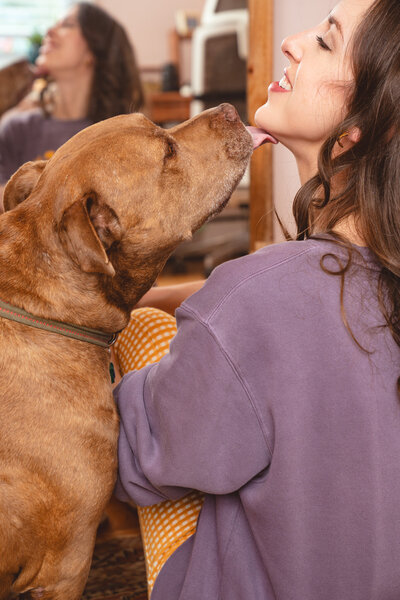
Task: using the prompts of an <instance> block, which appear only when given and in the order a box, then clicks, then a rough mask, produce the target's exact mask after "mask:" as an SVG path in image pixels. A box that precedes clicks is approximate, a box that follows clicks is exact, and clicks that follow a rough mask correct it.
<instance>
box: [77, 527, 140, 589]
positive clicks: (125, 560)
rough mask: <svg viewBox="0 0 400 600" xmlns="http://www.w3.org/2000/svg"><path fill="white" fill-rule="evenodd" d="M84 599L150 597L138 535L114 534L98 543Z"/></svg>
mask: <svg viewBox="0 0 400 600" xmlns="http://www.w3.org/2000/svg"><path fill="white" fill-rule="evenodd" d="M82 600H147V588H146V569H145V563H144V557H143V548H142V543H141V540H140V537H139V536H135V537H133V536H129V537H121V538H114V539H111V540H109V541H107V542H103V543H101V544H98V545H96V548H95V551H94V555H93V561H92V568H91V570H90V574H89V579H88V581H87V584H86V588H85V591H84V594H83V596H82Z"/></svg>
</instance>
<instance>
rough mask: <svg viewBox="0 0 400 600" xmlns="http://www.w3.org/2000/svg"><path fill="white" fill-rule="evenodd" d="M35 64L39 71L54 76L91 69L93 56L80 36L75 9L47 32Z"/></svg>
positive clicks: (76, 9) (76, 10)
mask: <svg viewBox="0 0 400 600" xmlns="http://www.w3.org/2000/svg"><path fill="white" fill-rule="evenodd" d="M36 64H37V66H38V67H39V69H42V70H43V71H44V72H47V73H49V74H50V75H54V76H56V75H57V74H58V73H61V72H66V71H72V72H77V70H79V69H84V70H86V69H87V70H92V69H93V64H94V58H93V54H92V53H91V51H90V50H89V47H88V45H87V42H86V40H85V38H84V37H83V35H82V31H81V28H80V25H79V21H78V8H77V7H74V8H72V9H71V10H70V11H69V12H68V13H67V14H66V15H65V17H64V18H63V19H61V21H59V22H58V23H56V24H55V25H54V26H53V27H51V28H50V29H49V30H48V32H47V34H46V36H45V38H44V40H43V44H42V46H41V48H40V51H39V57H38V59H37V61H36Z"/></svg>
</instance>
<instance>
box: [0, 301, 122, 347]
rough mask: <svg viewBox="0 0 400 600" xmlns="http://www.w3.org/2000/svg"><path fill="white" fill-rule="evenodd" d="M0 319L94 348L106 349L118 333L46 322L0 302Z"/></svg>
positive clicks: (57, 322)
mask: <svg viewBox="0 0 400 600" xmlns="http://www.w3.org/2000/svg"><path fill="white" fill-rule="evenodd" d="M0 317H3V318H4V319H10V321H17V322H18V323H23V324H24V325H29V326H30V327H36V328H37V329H44V330H45V331H52V332H53V333H59V334H60V335H65V336H66V337H70V338H73V339H75V340H81V341H82V342H88V343H89V344H95V345H96V346H102V347H103V348H108V347H109V346H112V345H113V343H114V342H115V340H116V339H117V335H118V333H104V332H103V331H97V330H96V329H87V328H86V327H76V326H75V325H70V324H69V323H61V322H59V321H48V320H47V319H42V318H39V317H35V315H31V314H30V313H28V312H26V311H25V310H23V309H22V308H16V307H15V306H11V304H6V303H5V302H2V301H1V300H0Z"/></svg>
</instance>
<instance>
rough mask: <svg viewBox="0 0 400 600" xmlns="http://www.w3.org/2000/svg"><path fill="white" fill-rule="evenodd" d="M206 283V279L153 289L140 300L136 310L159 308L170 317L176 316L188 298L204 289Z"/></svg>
mask: <svg viewBox="0 0 400 600" xmlns="http://www.w3.org/2000/svg"><path fill="white" fill-rule="evenodd" d="M204 281H205V280H204V279H199V280H196V281H189V282H187V283H180V284H177V285H166V286H159V287H153V288H151V289H150V290H149V291H148V292H147V294H145V295H144V296H143V298H141V299H140V300H139V302H138V303H137V305H136V308H142V307H143V306H151V307H152V308H159V309H160V310H163V311H164V312H167V313H169V314H170V315H174V314H175V310H176V309H177V308H178V307H179V306H180V305H181V304H182V302H183V301H184V300H186V298H188V297H189V296H191V295H192V294H194V293H195V292H197V291H198V290H200V289H201V288H202V287H203V285H204Z"/></svg>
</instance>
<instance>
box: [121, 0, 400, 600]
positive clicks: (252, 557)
mask: <svg viewBox="0 0 400 600" xmlns="http://www.w3.org/2000/svg"><path fill="white" fill-rule="evenodd" d="M282 50H283V52H284V54H285V55H286V56H287V58H288V61H289V65H288V68H287V69H286V74H285V76H284V77H283V78H282V80H281V82H280V83H277V82H276V83H273V84H272V85H271V86H270V87H269V93H268V102H267V103H266V104H265V105H264V106H262V107H261V108H260V109H259V110H258V111H257V115H256V121H257V124H258V126H259V127H261V128H262V129H265V130H267V131H268V132H270V133H271V134H272V135H273V136H275V137H276V138H277V139H278V140H279V141H280V142H281V143H283V144H284V145H285V146H286V147H288V148H289V149H290V150H291V151H292V152H293V153H294V155H295V157H296V160H297V163H298V168H299V172H300V176H301V181H302V184H303V186H302V188H301V189H300V191H299V192H298V194H297V196H296V198H295V201H294V214H295V217H296V221H297V227H298V235H297V241H293V242H287V243H284V244H279V245H276V246H270V247H268V248H265V249H263V250H261V251H259V252H257V253H255V254H253V255H251V256H248V257H244V258H242V259H239V260H237V261H232V262H230V263H226V264H225V265H222V266H221V267H219V268H218V269H216V270H215V272H214V273H213V274H212V276H211V277H210V279H209V281H208V282H207V283H206V284H205V285H204V287H203V288H202V289H201V290H200V291H199V292H198V293H196V294H195V295H193V296H192V297H190V298H188V299H187V300H186V301H185V302H184V303H183V304H182V306H181V307H180V308H179V310H178V311H177V320H178V333H177V335H176V337H175V338H174V340H173V342H172V344H171V349H170V353H169V354H168V355H167V356H165V357H164V358H163V359H162V360H161V361H160V362H159V363H156V364H154V365H149V366H147V367H144V368H143V369H141V370H139V371H136V372H133V373H131V374H129V375H127V376H125V377H124V378H123V380H122V382H121V383H120V384H119V386H118V387H117V388H116V391H115V396H116V400H117V403H118V407H119V411H120V415H121V433H120V441H119V482H118V491H119V494H120V497H121V498H125V499H127V498H131V499H133V500H134V501H136V502H137V503H138V504H142V505H146V504H154V503H156V502H160V501H161V500H163V499H166V498H179V497H181V496H183V495H185V494H186V493H187V492H188V491H189V490H192V489H195V490H201V491H203V492H205V493H206V497H205V502H204V505H203V508H202V510H201V513H200V517H199V521H198V525H197V531H196V533H195V534H194V535H193V536H192V537H190V538H189V539H188V540H187V541H186V542H185V543H184V544H183V545H182V546H180V547H179V548H178V550H176V551H175V552H174V553H173V554H172V556H171V557H170V558H169V559H168V561H167V562H166V564H165V565H164V567H163V568H162V570H161V572H160V574H159V575H158V577H157V579H156V582H155V586H154V589H153V592H152V596H151V598H152V600H159V599H162V600H172V599H173V600H178V599H179V600H184V599H185V600H186V599H187V600H189V599H190V600H204V599H205V598H207V599H208V598H213V599H214V598H215V599H216V598H221V599H229V600H248V599H249V598H254V599H257V600H261V599H263V600H264V599H265V600H270V599H279V600H288V599H289V598H290V599H293V600H322V599H323V600H378V599H380V600H395V599H397V598H399V597H400V570H399V558H400V503H399V497H400V461H399V456H400V378H399V375H400V314H399V309H400V193H399V187H400V186H399V174H400V115H399V106H400V63H399V57H400V4H399V2H398V0H376V1H375V2H373V0H342V1H341V2H340V3H339V4H338V5H337V6H336V7H335V8H334V9H333V11H332V12H331V14H330V15H329V17H328V18H327V19H325V20H324V21H323V22H322V23H321V24H319V25H318V26H316V27H315V28H313V29H311V30H310V31H306V32H303V33H301V34H298V35H296V36H292V37H290V38H287V39H286V40H285V41H284V42H283V45H282Z"/></svg>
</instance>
